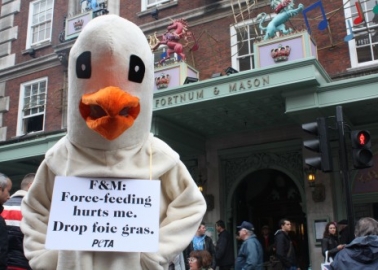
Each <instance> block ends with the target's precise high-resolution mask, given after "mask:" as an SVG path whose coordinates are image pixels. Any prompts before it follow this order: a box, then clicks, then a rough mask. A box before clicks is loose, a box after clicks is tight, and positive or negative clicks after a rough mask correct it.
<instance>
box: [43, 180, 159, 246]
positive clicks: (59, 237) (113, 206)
mask: <svg viewBox="0 0 378 270" xmlns="http://www.w3.org/2000/svg"><path fill="white" fill-rule="evenodd" d="M159 206H160V181H156V180H130V179H114V178H106V179H105V178H81V177H63V176H57V177H55V184H54V191H53V197H52V202H51V209H50V216H49V223H48V227H47V236H46V249H57V250H92V251H125V252H156V251H157V250H158V243H159V208H160V207H159Z"/></svg>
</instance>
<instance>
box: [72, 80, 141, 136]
mask: <svg viewBox="0 0 378 270" xmlns="http://www.w3.org/2000/svg"><path fill="white" fill-rule="evenodd" d="M79 110H80V113H81V116H82V117H83V118H84V120H85V122H86V123H87V126H88V127H89V128H90V129H92V130H94V131H96V132H97V133H99V134H100V135H101V136H102V137H104V138H106V139H108V140H114V139H116V138H117V137H118V136H120V135H121V134H122V133H123V132H124V131H125V130H127V129H128V128H130V127H131V126H132V125H133V124H134V121H135V119H136V118H137V117H138V115H139V112H140V104H139V98H137V97H134V96H132V95H130V94H129V93H126V92H125V91H123V90H122V89H120V88H118V87H113V86H109V87H106V88H103V89H100V90H99V91H97V92H95V93H92V94H85V95H83V96H82V97H81V102H80V104H79Z"/></svg>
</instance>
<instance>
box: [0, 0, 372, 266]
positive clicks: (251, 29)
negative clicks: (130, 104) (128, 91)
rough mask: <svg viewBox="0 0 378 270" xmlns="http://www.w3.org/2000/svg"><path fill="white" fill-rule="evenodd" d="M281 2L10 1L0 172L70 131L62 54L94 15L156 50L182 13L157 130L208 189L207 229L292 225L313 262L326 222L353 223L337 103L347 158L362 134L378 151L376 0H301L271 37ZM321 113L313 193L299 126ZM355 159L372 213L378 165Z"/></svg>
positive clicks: (4, 11) (359, 205)
mask: <svg viewBox="0 0 378 270" xmlns="http://www.w3.org/2000/svg"><path fill="white" fill-rule="evenodd" d="M289 2H290V1H289ZM287 3H288V2H287V1H282V2H280V1H267V0H255V1H248V0H247V1H245V0H238V1H236V0H219V1H216V0H215V1H214V0H205V1H203V0H192V1H185V0H139V1H137V0H135V1H122V0H112V1H109V0H108V1H102V0H97V1H85V0H68V1H63V0H34V1H21V0H2V1H1V6H0V172H3V173H5V174H7V175H9V176H10V177H11V178H12V179H13V180H14V181H15V182H16V183H17V182H19V181H20V180H21V179H22V177H23V176H24V175H25V174H26V173H29V172H34V171H36V169H37V168H38V166H39V164H40V162H41V161H42V160H43V155H44V153H45V152H46V151H47V150H48V149H49V148H50V147H51V146H52V145H54V143H56V142H57V141H58V140H59V139H60V138H61V137H62V136H64V134H65V131H66V127H67V119H66V113H67V112H66V106H67V101H66V96H67V91H69V89H68V84H67V67H68V55H69V51H70V48H71V47H72V45H73V44H74V42H75V39H76V37H77V35H78V34H79V33H80V31H81V29H82V28H83V27H85V24H86V23H87V22H88V21H89V20H92V19H93V18H95V17H97V16H106V14H108V13H110V14H117V15H119V16H121V17H124V18H126V19H128V20H130V21H132V22H134V23H135V24H137V25H138V26H140V28H141V29H142V30H143V31H144V33H145V35H146V38H147V39H149V42H150V44H151V46H152V47H154V46H155V45H156V42H158V41H160V40H161V39H162V38H163V34H164V33H166V32H167V26H169V25H171V24H172V21H175V20H180V19H183V20H184V21H185V22H186V23H187V25H186V26H185V27H186V30H185V31H187V32H190V34H189V33H188V35H187V36H186V38H185V39H184V38H182V39H181V40H180V43H181V44H183V45H184V50H183V53H184V55H180V54H179V53H173V54H172V57H171V58H170V59H167V60H165V61H164V58H165V57H167V52H168V49H169V46H168V48H167V46H165V44H162V45H160V46H158V47H157V49H156V50H155V52H154V54H153V55H154V57H155V62H156V67H155V71H156V72H155V74H156V82H157V85H156V90H155V94H154V100H153V106H154V114H153V123H152V132H153V133H154V134H155V136H157V137H159V138H161V139H163V140H164V141H166V142H167V143H168V144H169V145H171V146H172V147H173V148H174V149H175V150H176V151H177V152H178V153H179V154H180V156H181V159H182V160H183V161H184V163H185V164H186V165H187V167H188V168H189V170H190V172H191V173H192V176H193V178H194V179H195V180H196V181H197V183H198V184H199V185H201V186H202V187H203V193H204V196H205V198H206V200H207V203H208V211H207V213H206V216H205V219H204V220H205V221H206V222H207V223H208V224H209V226H208V227H209V228H210V229H212V227H213V224H214V222H215V221H217V220H218V219H223V220H225V222H226V223H227V226H228V228H229V229H230V230H231V231H235V230H236V229H235V228H236V225H237V224H238V223H240V222H241V221H243V220H249V221H251V222H252V223H253V224H254V225H255V227H256V232H257V233H259V230H260V228H261V227H262V226H264V225H268V226H270V227H271V229H272V230H276V229H278V225H277V222H278V220H279V219H280V218H283V217H287V218H289V219H290V220H291V221H292V223H293V225H294V226H293V229H294V231H295V236H294V237H295V243H296V247H297V252H298V257H299V259H300V260H299V264H300V267H301V268H302V269H307V268H308V267H309V266H311V265H312V266H313V267H317V265H319V264H320V262H321V261H322V256H321V252H320V247H319V245H318V243H319V239H320V238H321V236H322V233H323V231H322V230H323V227H322V226H324V222H326V221H328V220H335V221H338V220H341V219H344V218H346V217H347V214H346V212H347V211H346V210H347V209H346V199H345V198H346V194H345V188H344V182H343V180H344V178H343V177H342V176H341V175H340V173H339V171H340V160H341V158H340V155H339V152H340V151H339V150H340V138H338V134H337V132H336V126H337V121H336V120H335V115H336V110H337V109H336V107H337V106H341V107H342V112H343V121H344V122H343V125H345V129H346V131H345V138H346V144H347V152H348V154H349V156H350V153H351V149H350V139H349V134H350V131H351V130H359V129H368V130H369V131H370V134H371V138H372V145H373V149H376V146H375V145H376V142H377V135H376V134H378V126H377V120H378V106H377V104H378V90H377V89H378V88H377V81H378V77H377V76H376V73H377V71H378V65H377V63H378V51H377V44H378V37H377V29H378V14H377V9H378V7H377V5H376V2H375V1H373V0H368V1H364V2H361V3H360V2H359V1H356V3H352V2H350V1H346V0H337V1H318V2H315V1H311V0H304V1H302V2H300V3H299V2H298V3H297V2H295V3H294V6H293V8H292V10H297V12H296V13H295V14H292V16H290V17H289V18H288V19H289V20H288V21H287V22H286V28H291V29H292V32H291V33H290V34H289V35H283V34H282V33H281V34H274V37H269V38H268V39H264V37H265V35H266V31H263V30H261V28H267V31H269V29H270V28H269V27H270V26H269V25H271V24H270V23H274V22H277V21H278V19H279V18H280V16H281V15H280V9H282V8H283V6H282V5H286V4H287ZM279 4H281V7H280V6H279ZM301 4H302V5H303V7H302V8H299V7H300V6H301ZM272 7H275V8H276V10H274V9H273V8H272ZM357 7H358V8H357ZM360 7H361V8H360ZM264 14H265V15H264ZM260 27H261V28H260ZM281 30H282V29H281ZM99 38H101V37H99ZM130 39H132V37H130ZM151 55H152V53H151ZM183 57H185V58H186V61H181V60H183V59H182V58H183ZM162 59H163V60H162ZM168 77H169V80H166V79H167V78H168ZM162 79H164V80H162ZM186 79H188V81H187V82H191V81H192V83H185V80H186ZM192 79H193V80H192ZM158 82H159V83H158ZM161 84H163V86H161ZM160 87H162V88H160ZM318 117H325V118H326V119H327V123H328V126H329V127H330V137H331V147H332V157H333V163H334V165H333V169H332V171H331V172H329V173H323V172H321V171H317V172H316V184H315V186H314V185H312V186H311V187H310V186H309V184H308V182H307V171H306V165H305V163H304V161H303V160H304V158H306V157H309V156H311V155H312V153H311V152H310V151H308V150H305V149H304V148H303V144H302V143H303V140H304V139H309V138H311V136H310V135H306V134H305V133H304V132H303V131H302V129H301V125H302V124H303V123H307V122H313V121H315V120H316V118H318ZM374 152H375V151H374ZM348 165H349V180H350V189H351V191H352V194H353V195H352V199H353V211H354V215H355V217H356V218H358V217H362V216H372V217H375V218H378V199H377V198H378V197H377V196H376V195H377V194H378V185H377V184H376V182H377V180H378V176H377V173H376V171H377V168H378V160H376V157H375V156H374V165H373V167H371V168H368V169H361V170H357V169H354V167H353V165H352V163H351V161H350V160H348ZM15 186H17V185H15ZM213 236H214V238H216V235H215V234H214V235H213Z"/></svg>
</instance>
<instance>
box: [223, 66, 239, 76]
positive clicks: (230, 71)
mask: <svg viewBox="0 0 378 270" xmlns="http://www.w3.org/2000/svg"><path fill="white" fill-rule="evenodd" d="M225 72H226V74H227V75H230V74H235V73H238V72H239V71H237V70H236V69H234V68H232V67H228V68H226V69H225Z"/></svg>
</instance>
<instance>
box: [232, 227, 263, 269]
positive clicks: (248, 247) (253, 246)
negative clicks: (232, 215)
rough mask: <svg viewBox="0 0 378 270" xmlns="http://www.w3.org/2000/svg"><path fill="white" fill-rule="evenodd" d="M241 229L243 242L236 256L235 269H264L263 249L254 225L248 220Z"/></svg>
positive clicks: (240, 233) (240, 234)
mask: <svg viewBox="0 0 378 270" xmlns="http://www.w3.org/2000/svg"><path fill="white" fill-rule="evenodd" d="M237 228H238V229H239V236H240V239H242V240H243V244H242V245H241V247H240V250H239V252H238V257H237V258H236V264H235V270H263V256H264V255H263V250H262V247H261V244H260V242H259V240H257V238H256V235H255V234H254V232H253V231H254V229H255V228H254V227H253V225H252V224H251V223H250V222H248V221H243V222H242V223H241V225H240V226H238V227H237Z"/></svg>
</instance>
